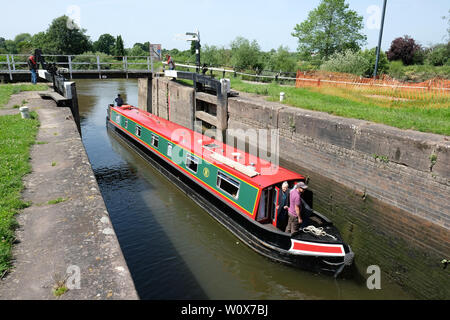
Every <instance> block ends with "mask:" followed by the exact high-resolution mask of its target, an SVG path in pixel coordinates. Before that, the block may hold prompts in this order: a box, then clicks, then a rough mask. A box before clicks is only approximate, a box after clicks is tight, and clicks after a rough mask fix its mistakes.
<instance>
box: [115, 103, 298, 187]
mask: <svg viewBox="0 0 450 320" xmlns="http://www.w3.org/2000/svg"><path fill="white" fill-rule="evenodd" d="M113 109H114V110H116V111H118V112H119V113H120V114H122V115H124V116H125V117H127V118H129V119H131V120H133V121H135V122H137V123H139V124H140V125H143V126H144V127H146V128H147V129H149V130H151V131H154V132H155V133H157V134H159V135H161V136H163V137H164V138H166V139H167V140H169V141H171V142H172V143H174V144H176V145H178V146H180V147H182V148H184V149H186V150H188V151H190V152H192V153H194V154H195V155H196V156H198V157H199V158H202V159H203V160H205V161H208V162H210V163H213V164H214V165H216V166H217V167H219V168H221V169H223V170H224V171H226V172H228V173H231V174H232V175H234V176H236V177H238V178H239V179H241V180H244V181H246V182H248V183H250V184H252V185H254V186H256V187H259V188H266V187H268V186H271V185H274V184H278V183H280V182H283V181H290V180H297V181H298V180H304V179H305V178H304V176H302V175H300V174H297V173H295V172H293V171H290V170H288V169H285V168H283V167H280V166H279V165H277V164H273V163H271V162H269V161H267V160H264V159H262V158H259V157H256V156H254V155H251V154H249V153H246V152H244V151H242V150H239V149H237V148H235V147H234V146H230V145H227V144H225V143H222V142H221V141H218V140H216V139H213V138H210V137H208V136H206V135H203V134H201V133H199V132H195V131H193V130H190V129H188V128H186V127H183V126H181V125H179V124H176V123H174V122H171V121H169V120H166V119H163V118H160V117H158V116H156V115H154V114H152V113H149V112H146V111H144V110H140V109H138V108H136V107H134V106H130V105H123V106H121V107H113Z"/></svg>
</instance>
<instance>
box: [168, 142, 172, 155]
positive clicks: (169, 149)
mask: <svg viewBox="0 0 450 320" xmlns="http://www.w3.org/2000/svg"><path fill="white" fill-rule="evenodd" d="M167 155H168V156H169V157H172V145H171V144H170V143H169V144H168V145H167Z"/></svg>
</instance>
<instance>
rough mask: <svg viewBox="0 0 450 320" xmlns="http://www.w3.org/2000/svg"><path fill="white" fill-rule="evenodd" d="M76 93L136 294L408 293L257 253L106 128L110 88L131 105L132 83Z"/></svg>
mask: <svg viewBox="0 0 450 320" xmlns="http://www.w3.org/2000/svg"><path fill="white" fill-rule="evenodd" d="M77 90H78V92H79V95H80V96H79V102H80V114H81V115H82V116H83V120H82V130H83V142H84V144H85V147H86V150H87V153H88V156H89V160H90V162H91V164H92V167H93V169H94V172H95V175H96V178H97V181H98V183H99V186H100V189H101V192H102V195H103V198H104V200H105V203H106V206H107V208H108V212H109V214H110V216H111V220H112V223H113V226H114V229H115V231H116V234H117V236H118V239H119V242H120V245H121V248H122V251H123V253H124V256H125V259H126V261H127V264H128V266H129V269H130V271H131V274H132V277H133V280H134V282H135V286H136V289H137V290H138V293H139V295H140V297H141V298H143V299H206V298H208V299H408V298H409V297H408V296H407V295H406V294H404V292H402V291H401V290H400V289H399V288H397V287H395V286H390V285H389V284H387V283H385V282H382V283H383V290H368V289H367V287H366V284H365V278H364V279H360V280H357V279H354V278H352V279H337V280H335V279H333V278H332V277H328V276H322V275H315V274H312V273H309V272H303V271H301V270H298V269H295V268H292V267H289V266H286V265H282V264H279V263H275V262H272V261H270V260H268V259H267V258H264V257H263V256H261V255H259V254H257V253H256V252H254V251H253V250H251V249H250V248H248V247H247V246H246V245H244V244H242V243H240V242H239V240H238V239H237V238H236V237H235V236H234V235H233V234H231V233H230V232H229V231H228V230H226V229H225V228H224V227H222V226H221V225H220V224H219V223H218V222H216V221H215V220H214V219H213V218H211V217H210V216H209V215H208V214H207V212H205V211H204V210H203V209H201V208H200V207H199V206H198V205H196V204H195V203H194V202H193V201H192V200H191V199H190V198H189V197H188V196H186V195H185V194H184V193H183V192H182V191H180V190H179V189H178V188H177V187H176V186H175V185H174V184H173V183H171V182H170V181H169V180H168V179H166V178H165V177H164V176H163V175H161V174H160V173H159V172H158V171H157V170H156V169H154V168H153V167H152V166H151V165H150V164H149V163H148V162H146V161H145V160H143V159H142V158H141V157H140V156H139V155H138V154H137V153H135V152H134V151H133V150H132V149H130V148H129V147H128V145H127V144H126V143H125V142H123V141H122V140H120V139H118V138H117V137H116V136H115V135H113V134H110V133H109V131H107V129H106V125H105V117H106V108H107V105H108V104H109V103H111V100H113V99H114V97H115V96H116V95H117V93H121V95H124V96H126V97H127V102H128V103H130V104H133V105H136V104H137V83H136V81H133V80H130V81H126V80H107V81H99V80H83V81H77ZM363 280H364V281H363Z"/></svg>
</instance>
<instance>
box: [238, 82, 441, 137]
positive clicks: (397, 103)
mask: <svg viewBox="0 0 450 320" xmlns="http://www.w3.org/2000/svg"><path fill="white" fill-rule="evenodd" d="M231 87H232V88H233V89H234V90H237V91H243V92H249V93H256V94H260V95H264V96H267V99H268V100H270V101H279V98H280V92H285V94H286V96H285V101H284V103H285V104H287V105H290V106H294V107H299V108H303V109H309V110H315V111H323V112H327V113H329V114H333V115H337V116H341V117H346V118H355V119H361V120H367V121H372V122H377V123H382V124H386V125H389V126H392V127H397V128H400V129H412V130H417V131H422V132H431V133H436V134H443V135H450V100H449V99H444V98H441V99H429V100H400V99H393V98H391V97H384V96H374V95H370V94H369V93H368V92H364V91H357V90H352V89H347V88H334V87H333V88H295V87H292V86H280V85H278V84H275V83H270V84H251V83H247V82H244V81H242V80H241V79H239V78H231Z"/></svg>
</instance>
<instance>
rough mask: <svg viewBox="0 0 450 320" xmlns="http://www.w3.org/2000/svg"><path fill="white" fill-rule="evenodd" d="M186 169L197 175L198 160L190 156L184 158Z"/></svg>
mask: <svg viewBox="0 0 450 320" xmlns="http://www.w3.org/2000/svg"><path fill="white" fill-rule="evenodd" d="M186 168H188V169H189V170H191V171H192V172H194V173H197V170H198V158H197V157H194V156H193V155H191V154H188V155H187V156H186Z"/></svg>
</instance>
